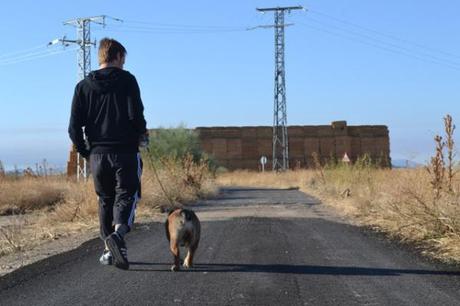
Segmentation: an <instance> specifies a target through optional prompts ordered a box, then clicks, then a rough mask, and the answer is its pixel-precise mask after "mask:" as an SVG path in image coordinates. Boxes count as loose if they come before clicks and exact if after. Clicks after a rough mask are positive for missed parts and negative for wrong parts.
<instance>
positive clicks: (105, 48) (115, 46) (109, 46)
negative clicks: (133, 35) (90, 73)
mask: <svg viewBox="0 0 460 306" xmlns="http://www.w3.org/2000/svg"><path fill="white" fill-rule="evenodd" d="M126 53H127V52H126V49H125V47H123V45H122V44H120V43H119V42H118V41H116V40H115V39H112V38H107V37H106V38H103V39H101V41H100V42H99V52H98V58H99V65H101V64H104V63H111V62H113V61H114V60H116V59H117V56H118V54H120V56H121V57H123V56H126Z"/></svg>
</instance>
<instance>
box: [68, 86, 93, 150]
mask: <svg viewBox="0 0 460 306" xmlns="http://www.w3.org/2000/svg"><path fill="white" fill-rule="evenodd" d="M81 102H82V101H81V99H80V96H79V94H78V90H77V88H75V92H74V95H73V99H72V109H71V113H70V121H69V130H68V132H69V136H70V139H71V140H72V142H73V144H74V145H75V147H76V148H77V151H78V153H80V155H81V156H83V157H84V158H88V156H89V150H88V148H87V147H86V143H85V139H84V137H83V126H85V120H84V118H83V114H84V112H83V111H82V107H81Z"/></svg>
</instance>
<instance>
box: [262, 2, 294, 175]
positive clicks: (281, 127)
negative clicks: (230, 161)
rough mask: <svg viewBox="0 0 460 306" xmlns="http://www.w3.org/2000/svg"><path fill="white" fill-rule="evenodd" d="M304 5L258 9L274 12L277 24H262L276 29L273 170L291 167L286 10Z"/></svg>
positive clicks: (289, 10) (263, 11)
mask: <svg viewBox="0 0 460 306" xmlns="http://www.w3.org/2000/svg"><path fill="white" fill-rule="evenodd" d="M302 9H303V7H302V6H289V7H272V8H257V11H259V12H262V13H265V12H274V15H275V24H274V25H271V26H262V27H263V28H267V27H272V28H274V29H275V90H274V96H275V98H274V104H273V157H272V169H273V171H280V170H287V169H289V145H288V144H289V142H288V132H287V112H286V78H285V67H284V28H285V27H286V26H289V25H290V24H285V23H284V14H285V12H288V13H290V12H291V11H292V10H302Z"/></svg>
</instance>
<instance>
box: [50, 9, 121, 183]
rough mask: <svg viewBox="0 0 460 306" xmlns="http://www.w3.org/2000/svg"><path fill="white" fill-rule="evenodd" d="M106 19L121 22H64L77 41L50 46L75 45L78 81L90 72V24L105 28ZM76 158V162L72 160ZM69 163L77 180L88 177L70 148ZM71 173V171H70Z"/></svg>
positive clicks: (82, 161)
mask: <svg viewBox="0 0 460 306" xmlns="http://www.w3.org/2000/svg"><path fill="white" fill-rule="evenodd" d="M107 18H111V19H114V20H116V21H121V20H120V19H117V18H113V17H109V16H106V15H101V16H93V17H83V18H75V19H71V20H68V21H65V22H64V25H70V26H74V27H75V28H76V30H77V39H74V40H72V39H67V38H66V37H65V36H64V37H63V38H61V39H55V40H53V41H52V42H50V44H56V43H62V44H63V45H64V46H66V47H67V46H69V45H71V44H76V45H77V46H78V52H77V65H78V80H79V81H81V80H83V79H84V78H85V77H86V76H87V75H88V74H89V73H90V72H91V47H95V46H96V40H94V41H91V24H92V23H95V24H99V25H102V26H105V24H106V23H105V22H106V19H107ZM72 156H76V160H75V161H74V160H73V159H72ZM69 163H75V165H74V166H75V167H76V174H77V180H80V178H81V177H83V178H84V179H86V178H87V177H88V165H87V162H86V159H84V158H82V157H81V156H80V154H78V153H77V152H76V148H75V147H72V151H71V152H70V159H69ZM72 172H73V171H72Z"/></svg>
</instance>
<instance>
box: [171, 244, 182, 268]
mask: <svg viewBox="0 0 460 306" xmlns="http://www.w3.org/2000/svg"><path fill="white" fill-rule="evenodd" d="M169 247H170V249H171V253H172V254H173V256H174V265H173V266H172V267H171V271H173V272H174V271H179V269H180V254H179V246H178V244H177V242H176V239H171V242H170V243H169Z"/></svg>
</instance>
